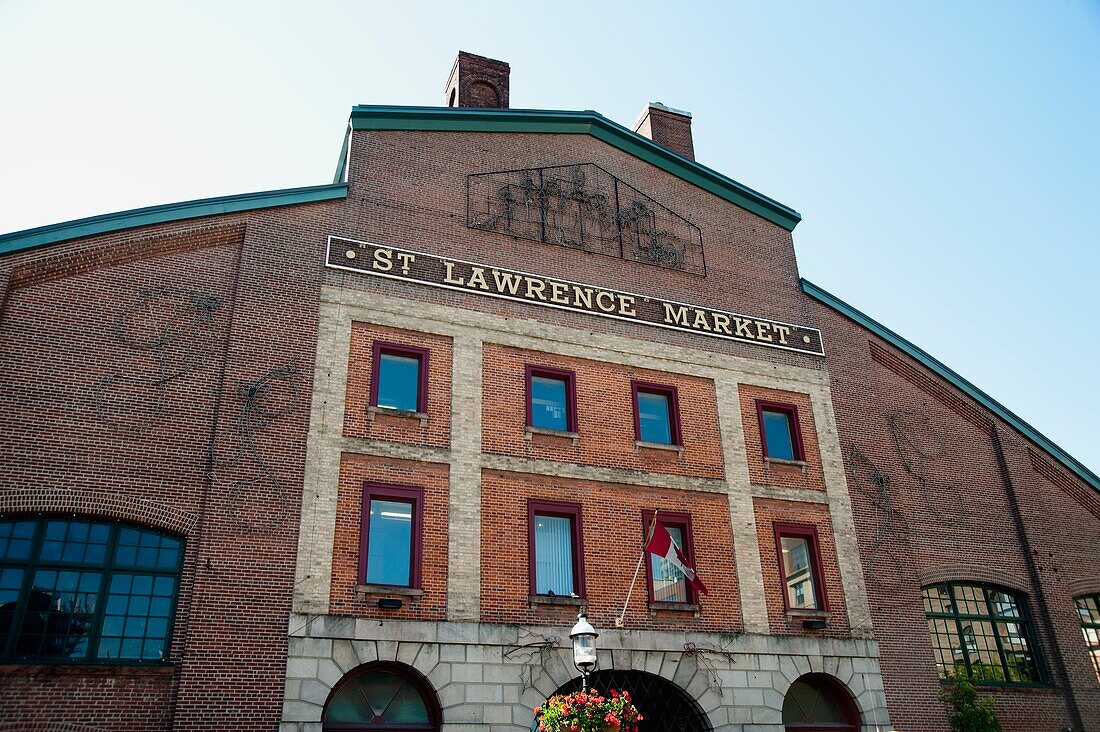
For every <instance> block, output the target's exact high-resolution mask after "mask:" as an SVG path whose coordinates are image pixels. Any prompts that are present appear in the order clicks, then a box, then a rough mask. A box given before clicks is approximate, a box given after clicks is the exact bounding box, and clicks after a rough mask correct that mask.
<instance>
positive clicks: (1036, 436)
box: [800, 279, 1100, 491]
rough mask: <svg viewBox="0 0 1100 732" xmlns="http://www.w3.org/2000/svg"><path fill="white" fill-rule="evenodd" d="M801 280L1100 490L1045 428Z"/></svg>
mask: <svg viewBox="0 0 1100 732" xmlns="http://www.w3.org/2000/svg"><path fill="white" fill-rule="evenodd" d="M800 283H801V285H802V291H803V292H804V293H806V294H807V295H809V296H810V297H812V298H813V299H815V300H817V301H818V302H821V303H824V304H825V305H827V306H829V307H830V308H832V309H833V310H835V311H837V312H838V313H840V314H841V315H843V316H844V317H846V318H848V319H849V320H851V321H853V322H854V323H856V324H857V325H861V326H863V327H864V328H866V329H867V330H869V331H871V332H872V333H874V334H875V335H876V336H878V337H879V338H881V339H882V340H884V341H886V342H887V343H889V344H890V345H891V346H893V347H894V348H897V349H898V350H899V351H901V352H902V353H904V354H906V355H907V356H910V357H911V358H913V359H915V360H917V361H918V362H920V363H921V364H922V365H923V366H925V367H926V368H928V369H929V370H931V371H932V372H933V373H935V374H937V375H938V376H940V377H941V378H943V379H944V380H945V381H947V382H949V383H950V384H952V385H953V386H955V387H956V388H957V389H959V390H960V391H962V392H963V393H964V394H966V395H967V396H969V397H970V398H971V399H973V400H974V401H976V402H978V404H981V405H982V406H983V407H985V408H986V409H988V410H989V411H990V412H993V414H995V415H997V416H998V417H1000V418H1001V419H1002V420H1004V421H1005V422H1006V423H1007V424H1009V425H1010V426H1012V427H1013V428H1014V429H1016V430H1017V431H1018V432H1019V433H1020V434H1022V435H1023V436H1024V437H1026V438H1027V439H1029V440H1031V441H1032V442H1033V443H1035V445H1036V446H1038V447H1039V448H1040V449H1042V450H1044V451H1046V452H1047V453H1048V454H1050V455H1051V456H1052V457H1054V459H1056V460H1057V461H1058V462H1060V463H1062V465H1064V466H1066V467H1067V468H1069V469H1070V470H1071V471H1072V472H1073V473H1074V474H1075V475H1077V477H1078V478H1080V479H1081V480H1083V481H1085V482H1086V483H1088V484H1089V485H1090V486H1092V487H1093V489H1095V490H1097V491H1100V477H1097V475H1096V473H1094V472H1092V471H1091V470H1089V469H1088V468H1086V467H1085V466H1084V464H1083V463H1081V462H1080V461H1079V460H1077V458H1075V457H1073V456H1072V455H1070V454H1069V453H1068V452H1066V451H1065V450H1063V449H1062V448H1060V447H1058V445H1056V444H1054V443H1053V442H1051V440H1050V439H1049V438H1048V437H1046V435H1044V434H1043V433H1042V432H1040V431H1039V430H1037V429H1035V428H1034V427H1032V426H1031V425H1029V424H1028V423H1027V422H1025V421H1024V420H1022V419H1020V418H1019V417H1017V416H1016V415H1015V414H1013V413H1012V412H1011V411H1009V410H1008V408H1006V407H1005V406H1004V405H1003V404H1001V403H1000V402H998V401H997V400H996V399H994V398H993V397H991V396H989V395H988V394H986V393H985V392H984V391H982V390H981V389H979V388H978V387H976V386H974V385H973V384H971V383H970V382H969V381H967V380H966V379H964V378H963V377H962V376H960V375H959V374H957V373H956V372H955V371H953V370H952V369H951V368H949V367H948V366H947V365H946V364H944V363H943V362H942V361H940V360H939V359H937V358H935V357H934V356H932V355H930V354H929V353H928V352H927V351H925V350H924V349H922V348H920V347H918V346H915V345H913V344H912V343H910V342H909V341H907V340H905V339H904V338H902V337H901V336H900V335H898V334H897V333H895V332H894V331H892V330H890V329H889V328H887V327H886V326H885V325H883V324H882V323H879V322H878V321H877V320H874V319H872V318H870V317H869V316H867V315H866V314H864V313H863V312H861V311H859V310H856V309H855V308H854V307H852V306H851V305H849V304H848V303H846V302H844V301H843V300H841V299H840V298H838V297H837V296H835V295H833V294H831V293H829V292H826V291H825V290H823V289H821V288H820V287H818V286H817V285H815V284H814V283H812V282H810V281H808V280H806V279H802V280H800Z"/></svg>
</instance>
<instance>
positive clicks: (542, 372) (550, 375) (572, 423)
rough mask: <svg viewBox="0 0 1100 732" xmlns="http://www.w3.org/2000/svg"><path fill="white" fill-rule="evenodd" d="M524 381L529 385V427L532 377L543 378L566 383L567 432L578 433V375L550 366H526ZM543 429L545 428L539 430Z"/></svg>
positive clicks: (528, 424) (529, 424) (528, 421)
mask: <svg viewBox="0 0 1100 732" xmlns="http://www.w3.org/2000/svg"><path fill="white" fill-rule="evenodd" d="M523 372H524V380H525V382H526V385H527V426H528V427H534V425H533V424H531V377H532V376H541V377H543V378H546V379H557V380H559V381H564V382H565V425H566V431H568V432H576V431H577V374H576V373H575V372H573V371H570V370H569V369H556V368H551V367H550V366H534V365H531V364H526V365H525V366H524V368H523ZM539 429H543V428H539Z"/></svg>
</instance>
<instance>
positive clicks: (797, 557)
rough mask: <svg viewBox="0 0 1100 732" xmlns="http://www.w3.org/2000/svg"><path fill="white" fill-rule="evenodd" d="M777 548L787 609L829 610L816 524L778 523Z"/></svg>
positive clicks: (776, 529) (784, 604)
mask: <svg viewBox="0 0 1100 732" xmlns="http://www.w3.org/2000/svg"><path fill="white" fill-rule="evenodd" d="M775 548H776V552H777V553H778V555H779V576H780V578H781V579H782V581H783V606H784V607H786V608H787V610H827V609H828V606H827V605H826V602H825V584H824V582H822V573H821V554H820V548H819V544H818V541H817V528H815V527H813V526H803V525H800V524H776V525H775Z"/></svg>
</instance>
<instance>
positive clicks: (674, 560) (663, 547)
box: [645, 519, 707, 595]
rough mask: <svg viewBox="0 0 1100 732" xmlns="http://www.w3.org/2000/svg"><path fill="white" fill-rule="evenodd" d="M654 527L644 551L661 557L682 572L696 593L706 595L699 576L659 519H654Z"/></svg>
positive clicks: (705, 589) (705, 587)
mask: <svg viewBox="0 0 1100 732" xmlns="http://www.w3.org/2000/svg"><path fill="white" fill-rule="evenodd" d="M654 523H655V526H654V527H653V536H651V537H650V539H649V543H648V544H646V546H645V550H646V551H647V552H649V553H650V554H656V555H657V556H658V557H663V558H664V559H665V560H666V561H668V562H669V563H671V564H672V566H674V567H676V568H677V569H678V570H680V571H681V572H683V574H684V577H685V578H686V579H687V581H688V584H689V585H691V586H692V587H693V588H694V589H695V590H696V591H698V592H701V593H703V594H704V595H705V594H707V586H706V585H704V584H703V580H701V579H699V575H698V574H696V573H695V570H694V569H693V568H692V567H691V565H689V564H688V560H687V557H685V556H684V553H683V552H682V551H680V547H678V546H677V545H676V542H675V541H674V540H673V538H672V535H671V534H669V533H668V529H666V528H665V525H664V524H662V523H661V520H660V519H654Z"/></svg>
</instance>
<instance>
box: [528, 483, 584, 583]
mask: <svg viewBox="0 0 1100 732" xmlns="http://www.w3.org/2000/svg"><path fill="white" fill-rule="evenodd" d="M527 512H528V526H529V532H530V533H529V536H528V552H529V555H530V556H529V558H530V568H531V594H532V595H547V596H558V597H570V596H574V597H584V564H583V557H584V546H583V543H582V541H581V507H580V506H579V505H577V504H575V503H557V502H551V501H535V500H532V501H528V504H527Z"/></svg>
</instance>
